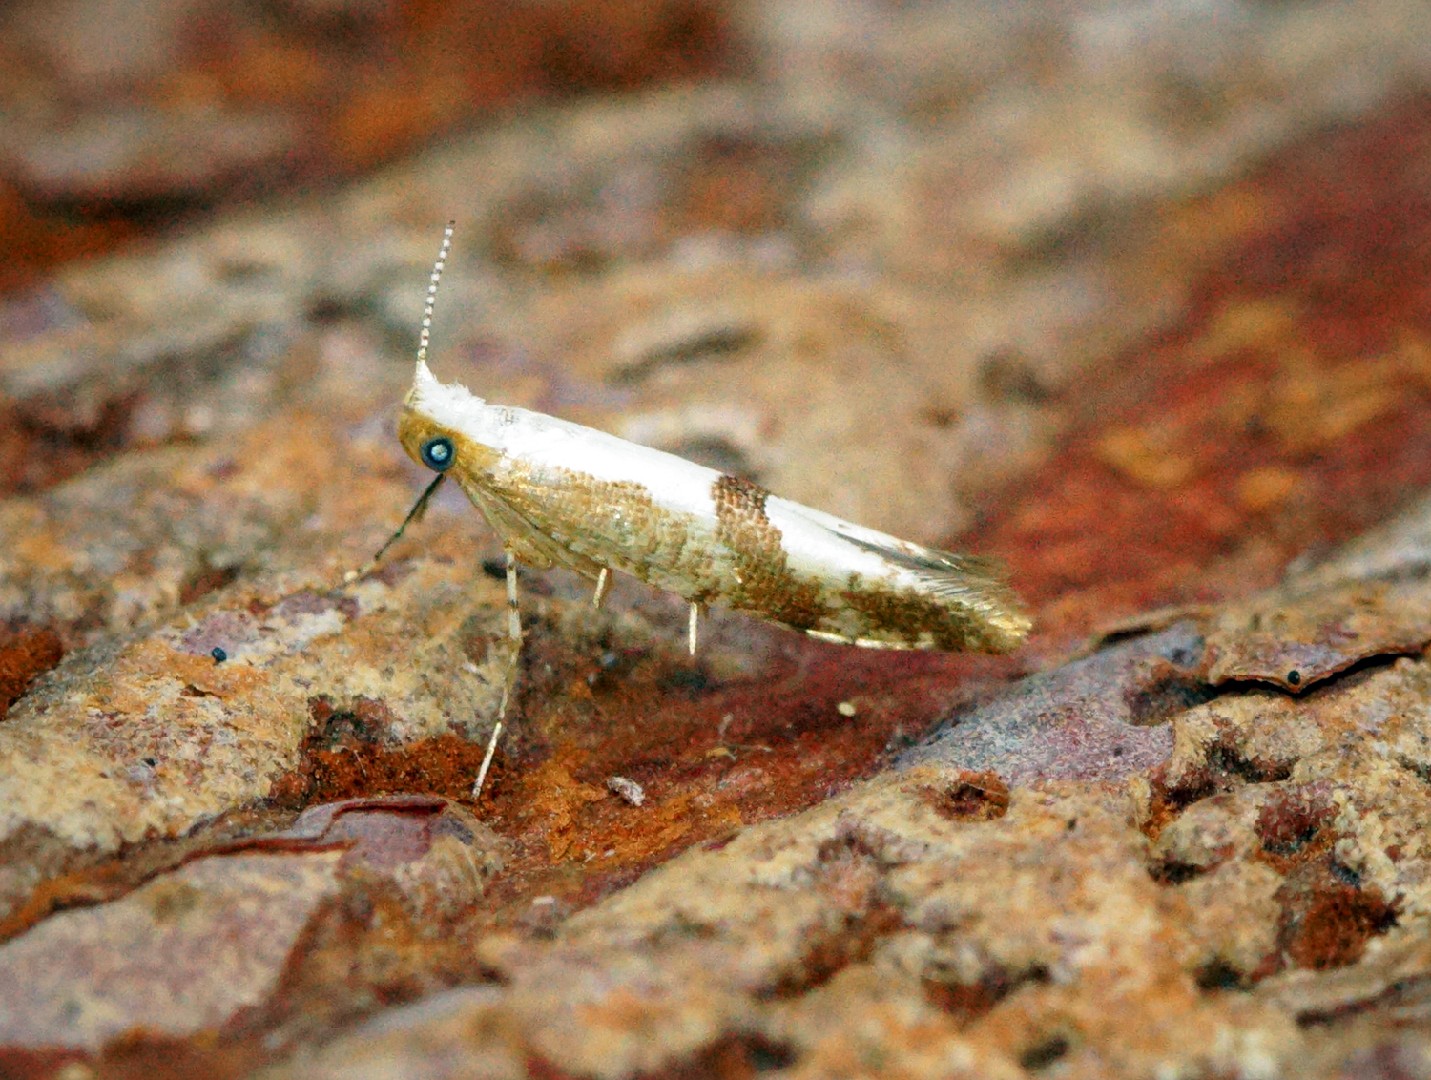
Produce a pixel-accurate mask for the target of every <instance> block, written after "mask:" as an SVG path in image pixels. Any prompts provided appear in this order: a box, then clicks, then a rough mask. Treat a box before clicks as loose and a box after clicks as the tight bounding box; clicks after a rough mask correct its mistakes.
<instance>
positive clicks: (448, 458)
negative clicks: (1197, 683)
mask: <svg viewBox="0 0 1431 1080" xmlns="http://www.w3.org/2000/svg"><path fill="white" fill-rule="evenodd" d="M418 453H419V454H420V455H421V456H422V463H423V464H424V465H426V466H427V467H428V468H429V469H432V470H433V471H434V472H446V471H447V470H448V469H450V468H452V463H453V462H454V461H456V460H457V450H456V448H455V447H454V446H453V445H452V440H451V439H449V438H448V437H447V436H446V435H434V436H433V437H432V438H430V439H428V440H427V442H425V443H423V444H422V448H421V449H420V450H419V451H418Z"/></svg>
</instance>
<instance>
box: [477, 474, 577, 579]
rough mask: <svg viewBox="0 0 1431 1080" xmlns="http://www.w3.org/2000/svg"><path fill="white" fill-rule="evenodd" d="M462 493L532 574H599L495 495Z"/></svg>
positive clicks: (480, 492)
mask: <svg viewBox="0 0 1431 1080" xmlns="http://www.w3.org/2000/svg"><path fill="white" fill-rule="evenodd" d="M464 490H466V491H467V495H468V497H469V498H471V500H472V501H473V503H475V504H476V506H477V509H479V510H481V511H482V514H483V516H484V517H486V519H487V523H488V524H489V525H491V526H492V530H493V531H494V532H496V533H497V535H498V536H500V537H501V538H502V543H504V544H506V545H507V546H508V547H510V548H511V549H512V554H513V555H515V556H516V558H517V561H519V562H523V563H526V564H527V565H528V566H530V567H532V568H533V569H536V570H549V569H551V568H552V567H553V566H564V567H566V568H567V569H568V570H575V571H576V572H577V573H578V574H583V575H585V576H586V577H589V578H594V577H596V576H597V575H598V574H599V573H600V572H601V567H600V565H598V564H597V563H595V562H593V561H592V560H590V559H588V558H586V557H584V556H582V555H578V554H577V553H576V552H574V551H571V550H569V549H567V548H565V547H563V546H562V545H561V544H559V543H557V542H556V541H555V540H553V539H552V538H551V537H549V536H547V535H546V534H545V533H544V532H542V531H541V530H540V529H538V528H537V527H536V526H535V525H533V524H532V523H531V522H530V521H528V520H527V519H526V518H524V517H523V516H522V515H521V514H519V513H517V511H515V510H513V509H512V508H511V507H510V506H508V505H507V504H506V503H505V502H503V501H502V500H501V499H499V498H497V497H496V496H495V495H492V494H490V493H489V492H486V491H482V490H479V489H474V488H465V489H464Z"/></svg>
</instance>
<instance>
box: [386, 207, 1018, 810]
mask: <svg viewBox="0 0 1431 1080" xmlns="http://www.w3.org/2000/svg"><path fill="white" fill-rule="evenodd" d="M452 231H453V225H452V223H450V222H449V223H448V226H447V229H446V231H445V232H444V234H443V239H442V249H441V251H440V253H439V255H438V259H437V262H436V264H435V266H434V267H433V271H432V276H431V279H430V281H429V284H428V291H427V299H426V303H425V305H424V308H423V318H422V330H421V333H420V335H419V344H418V351H417V364H416V367H415V370H414V374H413V383H412V388H411V389H410V390H409V391H408V394H407V397H406V398H405V399H404V401H403V407H402V413H401V415H400V416H399V419H398V438H399V440H400V441H401V442H402V445H403V448H404V449H405V450H406V451H407V453H408V454H409V455H410V456H411V457H412V458H413V460H414V461H416V462H418V463H419V464H421V465H423V466H425V467H426V468H429V469H431V470H432V471H433V472H435V473H436V474H437V475H436V477H435V478H434V479H433V481H432V483H431V484H429V485H428V487H427V489H426V490H425V491H424V492H423V493H422V495H421V497H420V498H419V499H418V500H417V502H416V503H415V504H414V506H413V508H412V510H410V511H409V512H408V515H407V517H406V518H405V519H404V520H403V523H402V525H401V526H399V527H398V530H397V531H396V532H395V533H394V534H393V536H392V537H391V538H390V539H389V540H388V542H387V543H386V544H384V545H383V547H382V550H381V551H379V553H378V556H375V557H374V561H375V562H376V560H377V558H378V557H380V556H381V555H382V554H383V552H385V551H386V550H387V549H388V547H389V546H390V545H391V544H392V543H393V542H394V541H395V540H397V538H398V537H399V536H401V535H402V533H403V530H404V529H406V528H407V526H408V525H409V524H410V523H411V522H413V521H415V520H417V519H418V518H420V517H421V515H422V512H423V510H424V509H425V508H426V506H427V503H428V501H429V500H430V499H431V498H432V495H433V493H434V492H435V491H436V490H437V487H438V486H439V485H440V484H441V483H442V481H443V479H444V478H446V477H451V478H452V479H453V480H454V481H455V482H456V483H457V486H458V487H460V488H461V489H462V490H463V492H464V493H465V494H466V495H467V497H468V498H469V499H471V501H472V503H473V504H474V505H475V506H476V507H477V508H478V509H479V510H480V511H482V513H483V515H484V516H485V517H486V518H487V521H488V523H489V524H490V525H491V526H492V528H493V530H494V531H496V533H497V534H498V535H499V536H500V537H501V538H502V542H503V546H504V549H505V552H506V579H507V607H508V610H507V638H508V645H509V651H510V655H509V660H508V665H507V674H506V678H505V680H504V685H503V690H502V700H501V704H500V705H499V707H498V715H497V722H496V725H495V727H494V728H493V732H492V736H491V738H490V739H489V740H488V744H487V750H486V754H485V756H484V759H483V762H482V767H481V770H480V771H479V773H478V775H477V780H476V783H475V784H474V786H473V797H474V798H476V797H477V796H478V795H480V794H481V790H482V786H483V784H484V782H485V781H486V778H487V773H488V769H489V768H490V766H491V763H492V756H493V754H494V753H495V750H496V745H497V739H498V736H499V735H500V734H501V732H502V729H503V727H504V725H505V722H506V716H507V710H508V708H509V707H510V705H511V699H512V695H513V692H514V689H515V685H516V680H517V671H518V664H519V661H520V656H521V644H522V627H521V613H520V610H519V608H518V603H517V572H516V567H517V563H518V562H522V563H526V564H527V565H529V566H532V567H535V568H538V569H547V568H550V567H552V566H563V567H566V568H567V569H569V570H574V571H576V572H577V573H579V574H582V575H583V576H585V577H587V578H590V579H591V580H592V581H593V582H594V590H593V593H592V598H591V599H592V606H593V607H600V606H601V604H602V602H603V601H604V600H605V598H606V594H607V591H608V590H609V588H610V583H611V574H612V572H613V571H616V570H620V571H621V572H623V573H627V574H631V575H633V576H635V577H637V578H640V579H641V580H642V581H645V582H647V583H649V584H651V585H654V586H656V587H657V588H660V589H664V590H666V591H668V592H673V593H675V594H677V595H679V596H680V597H682V598H683V599H684V600H685V601H686V603H687V604H688V605H689V622H688V626H687V644H688V647H689V649H690V651H691V654H692V655H694V654H695V651H696V644H697V631H698V626H699V621H700V616H701V613H702V612H703V610H704V609H705V608H707V607H708V606H710V605H712V604H720V605H723V606H726V607H730V608H733V609H735V610H737V611H741V612H745V613H746V614H749V615H753V616H755V617H757V618H762V619H766V620H768V621H770V622H774V623H778V624H780V625H782V626H786V627H789V628H791V629H794V630H799V631H803V632H804V633H806V634H809V635H811V636H813V637H818V638H821V639H822V640H825V641H835V642H841V643H845V644H851V645H861V646H864V647H867V648H879V649H944V650H962V649H968V650H976V651H981V652H1007V651H1009V650H1011V649H1014V648H1017V647H1018V645H1019V644H1020V643H1021V642H1022V641H1023V640H1024V638H1025V636H1026V635H1027V633H1028V630H1029V625H1030V623H1029V619H1028V617H1027V616H1026V615H1024V613H1023V612H1022V611H1021V610H1020V608H1019V606H1018V602H1017V600H1016V598H1015V597H1014V595H1013V593H1012V592H1011V591H1010V590H1009V588H1008V586H1007V584H1006V583H1005V581H1004V575H1003V571H1002V569H1001V568H1000V566H999V565H998V564H997V563H996V562H994V561H993V560H990V559H986V558H981V557H977V556H971V555H960V554H955V553H952V552H945V551H938V550H936V549H933V548H927V547H923V546H921V545H919V544H914V543H910V542H909V541H906V540H900V539H899V538H897V537H894V536H890V535H888V534H886V533H882V532H877V531H876V530H874V529H866V528H864V527H862V526H860V525H856V524H854V523H853V522H849V521H844V520H842V519H840V518H837V517H835V516H833V515H831V514H826V513H824V512H823V511H820V510H814V509H811V508H809V507H806V506H801V505H800V504H799V503H795V502H790V501H789V500H787V499H781V498H779V497H778V496H775V495H772V494H771V493H770V492H768V491H766V490H765V489H764V488H762V487H760V486H759V485H757V484H754V483H751V482H750V481H749V480H745V479H742V478H739V477H733V476H725V475H722V474H721V473H718V472H716V471H715V470H713V469H708V468H706V467H705V466H702V465H697V464H695V463H694V462H690V461H686V460H685V459H684V458H679V457H676V456H675V455H673V454H668V453H664V452H663V451H660V450H655V449H652V448H651V447H647V446H640V445H637V444H636V443H631V442H627V441H625V440H624V439H619V438H617V437H616V436H614V435H609V434H607V433H606V432H603V431H598V430H596V429H594V428H589V427H583V426H581V425H579V424H573V423H570V422H568V421H565V420H560V419H557V418H556V417H553V416H547V415H546V414H544V413H537V412H530V411H528V410H526V409H520V408H515V407H512V406H506V405H493V404H489V403H488V402H487V401H485V400H483V399H482V398H479V397H477V396H476V395H475V394H473V393H471V391H469V390H468V389H467V388H466V387H464V386H461V385H458V384H456V383H441V382H438V381H437V379H436V378H435V377H434V376H433V374H432V372H431V371H430V370H429V368H428V366H427V350H428V344H429V339H430V336H431V328H432V312H433V307H434V305H435V303H436V299H437V287H438V283H439V282H440V280H441V277H442V270H443V267H444V265H445V263H446V260H447V255H448V251H449V250H450V247H451V242H452Z"/></svg>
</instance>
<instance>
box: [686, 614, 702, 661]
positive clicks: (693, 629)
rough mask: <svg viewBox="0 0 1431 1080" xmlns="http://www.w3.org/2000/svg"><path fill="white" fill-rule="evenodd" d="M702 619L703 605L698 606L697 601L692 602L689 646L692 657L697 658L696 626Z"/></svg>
mask: <svg viewBox="0 0 1431 1080" xmlns="http://www.w3.org/2000/svg"><path fill="white" fill-rule="evenodd" d="M700 617H701V605H700V604H698V603H696V602H695V601H692V602H691V622H690V627H689V641H688V644H689V645H690V647H691V655H692V656H695V655H696V624H697V623H698V622H699V621H700Z"/></svg>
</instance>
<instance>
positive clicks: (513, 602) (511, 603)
mask: <svg viewBox="0 0 1431 1080" xmlns="http://www.w3.org/2000/svg"><path fill="white" fill-rule="evenodd" d="M521 658H522V611H521V608H519V607H518V606H517V556H516V553H515V552H514V551H513V550H512V548H511V547H510V546H508V548H507V672H506V676H505V678H504V679H503V682H502V702H501V704H500V705H498V706H497V723H496V725H495V726H493V728H492V736H491V738H489V739H488V740H487V752H486V753H485V754H484V755H483V756H482V767H481V768H480V769H478V770H477V781H476V783H474V784H473V785H472V798H473V799H476V798H478V797H479V796H480V795H481V794H482V785H483V784H485V783H486V782H487V770H488V769H490V768H491V767H492V755H493V754H495V753H496V752H497V740H498V739H500V738H501V737H502V727H503V725H504V723H505V721H506V719H507V706H508V705H510V704H511V702H512V692H513V690H515V688H516V685H517V673H518V671H519V670H520V661H521Z"/></svg>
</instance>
